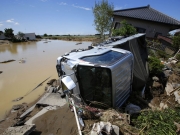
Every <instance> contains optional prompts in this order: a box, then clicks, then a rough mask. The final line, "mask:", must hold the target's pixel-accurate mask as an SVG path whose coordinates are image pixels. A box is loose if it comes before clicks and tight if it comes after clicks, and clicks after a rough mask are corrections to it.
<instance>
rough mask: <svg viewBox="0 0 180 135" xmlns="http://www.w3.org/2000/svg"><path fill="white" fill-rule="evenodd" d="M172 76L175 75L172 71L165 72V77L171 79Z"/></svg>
mask: <svg viewBox="0 0 180 135" xmlns="http://www.w3.org/2000/svg"><path fill="white" fill-rule="evenodd" d="M172 74H173V72H172V71H171V70H165V71H164V75H165V77H169V76H170V75H172Z"/></svg>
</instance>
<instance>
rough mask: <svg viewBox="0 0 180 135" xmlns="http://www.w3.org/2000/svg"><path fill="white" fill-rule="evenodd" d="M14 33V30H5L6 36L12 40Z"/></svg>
mask: <svg viewBox="0 0 180 135" xmlns="http://www.w3.org/2000/svg"><path fill="white" fill-rule="evenodd" d="M13 31H14V30H13V29H12V28H6V29H4V36H6V37H8V38H11V39H12V38H13V37H14V33H13Z"/></svg>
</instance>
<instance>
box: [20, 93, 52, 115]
mask: <svg viewBox="0 0 180 135" xmlns="http://www.w3.org/2000/svg"><path fill="white" fill-rule="evenodd" d="M49 94H51V93H46V94H44V95H43V96H42V97H41V99H40V100H39V101H38V102H41V101H42V100H44V99H45V98H46V97H47V96H48V95H49ZM38 102H37V103H38ZM37 103H36V104H37ZM36 104H35V105H33V106H32V107H30V108H29V109H27V110H26V111H25V112H24V113H23V114H22V115H21V116H20V118H24V117H25V116H26V115H28V114H29V113H30V112H32V110H33V109H34V107H35V106H36Z"/></svg>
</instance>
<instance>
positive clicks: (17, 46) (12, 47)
mask: <svg viewBox="0 0 180 135" xmlns="http://www.w3.org/2000/svg"><path fill="white" fill-rule="evenodd" d="M29 48H31V49H33V48H34V49H36V48H37V42H23V43H11V44H9V45H2V46H0V53H1V52H6V51H8V52H10V53H11V54H17V53H18V51H19V50H23V51H26V50H27V49H29Z"/></svg>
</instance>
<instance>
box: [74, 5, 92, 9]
mask: <svg viewBox="0 0 180 135" xmlns="http://www.w3.org/2000/svg"><path fill="white" fill-rule="evenodd" d="M72 6H73V7H75V8H80V9H84V10H91V9H90V8H86V7H80V6H75V5H74V4H73V5H72Z"/></svg>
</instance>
